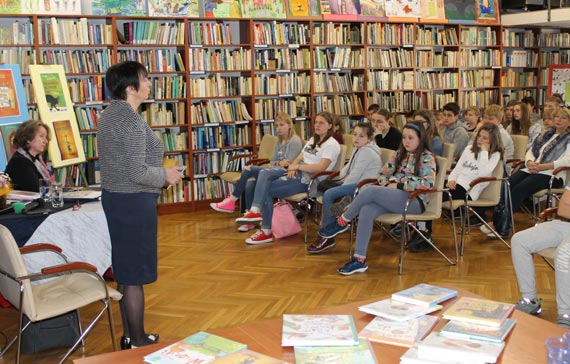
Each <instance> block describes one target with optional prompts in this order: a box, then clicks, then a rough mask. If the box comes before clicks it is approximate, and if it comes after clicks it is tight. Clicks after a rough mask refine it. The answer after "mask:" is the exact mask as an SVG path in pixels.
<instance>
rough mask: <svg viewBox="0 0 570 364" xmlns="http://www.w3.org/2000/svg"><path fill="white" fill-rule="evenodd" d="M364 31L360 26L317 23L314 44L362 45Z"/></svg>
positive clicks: (314, 31)
mask: <svg viewBox="0 0 570 364" xmlns="http://www.w3.org/2000/svg"><path fill="white" fill-rule="evenodd" d="M363 40H364V30H363V29H362V27H360V26H359V25H358V24H355V23H352V24H346V23H345V24H342V23H333V22H325V23H317V24H314V25H313V38H312V43H313V44H338V45H350V44H355V45H356V44H362V43H363Z"/></svg>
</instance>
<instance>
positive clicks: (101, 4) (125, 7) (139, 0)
mask: <svg viewBox="0 0 570 364" xmlns="http://www.w3.org/2000/svg"><path fill="white" fill-rule="evenodd" d="M147 11H148V10H147V2H146V0H144V1H143V0H92V1H82V2H81V12H82V14H85V15H128V16H140V15H147Z"/></svg>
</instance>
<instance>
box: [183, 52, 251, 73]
mask: <svg viewBox="0 0 570 364" xmlns="http://www.w3.org/2000/svg"><path fill="white" fill-rule="evenodd" d="M188 62H189V65H190V67H189V69H190V73H196V74H199V73H202V72H208V71H242V70H249V69H251V49H247V48H243V47H237V48H223V49H209V48H205V49H204V48H190V50H189V61H188ZM256 69H259V68H257V67H256Z"/></svg>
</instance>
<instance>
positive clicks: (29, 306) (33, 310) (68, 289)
mask: <svg viewBox="0 0 570 364" xmlns="http://www.w3.org/2000/svg"><path fill="white" fill-rule="evenodd" d="M40 252H43V254H46V252H50V253H55V254H57V255H59V256H60V257H61V258H62V262H63V264H61V265H56V266H51V267H43V268H41V269H40V271H39V272H37V273H28V270H27V269H26V266H25V265H24V260H23V258H22V255H24V254H32V253H33V254H38V253H40ZM46 278H49V279H46ZM32 282H34V285H32ZM0 293H2V295H3V296H4V297H5V298H6V300H7V301H9V302H10V303H11V304H12V305H13V306H14V307H15V308H16V309H17V310H18V314H19V316H18V317H19V325H18V333H17V334H16V336H15V337H14V338H13V339H12V340H11V341H10V342H9V343H8V345H7V346H6V347H5V348H4V349H3V351H2V352H0V357H1V356H2V355H3V354H4V353H5V352H6V351H7V350H8V349H10V347H12V345H13V344H14V343H16V347H17V352H16V364H19V363H20V358H21V347H22V333H23V332H24V331H25V330H26V329H27V328H28V327H29V325H30V323H32V322H38V321H42V320H46V319H50V318H53V317H56V316H59V315H62V314H66V313H69V312H72V311H75V310H77V309H79V308H81V307H84V306H87V305H90V304H92V303H95V302H98V301H99V302H100V303H102V305H103V307H102V308H101V310H100V311H99V312H98V313H97V314H96V316H95V318H94V319H93V320H92V321H91V322H90V323H89V325H88V326H87V327H86V329H85V330H82V329H81V327H79V331H80V332H81V335H80V336H79V338H78V339H77V341H76V342H75V344H73V346H72V347H71V348H70V349H69V350H68V351H67V352H66V353H65V354H64V356H63V357H62V358H61V360H60V362H59V363H60V364H61V363H63V362H64V361H65V360H66V359H67V358H68V357H69V355H70V354H71V353H73V351H75V349H76V348H77V347H78V346H79V345H84V341H83V340H84V338H85V337H86V336H87V334H89V332H90V331H91V329H92V328H93V327H94V326H95V324H96V323H97V321H98V320H99V319H100V318H101V316H103V314H104V313H105V311H107V316H108V319H109V329H110V332H111V340H112V342H113V349H114V350H117V346H116V340H115V331H114V328H113V317H112V313H111V305H110V301H111V299H113V300H116V301H118V300H120V299H121V294H120V293H119V292H118V291H116V290H115V289H113V288H111V287H108V286H107V284H106V283H105V281H104V279H103V278H102V277H101V276H100V275H99V274H97V268H95V267H94V266H92V265H91V264H88V263H82V262H71V263H68V262H67V260H66V258H65V255H63V253H62V251H61V249H60V248H59V247H57V246H55V245H51V244H36V245H31V246H24V247H22V248H20V249H18V245H17V244H16V242H15V241H14V237H13V236H12V234H11V233H10V231H9V230H8V229H7V228H6V227H5V226H2V225H0ZM24 315H26V317H27V318H28V319H29V322H28V323H27V324H26V325H23V318H24ZM80 326H81V324H80Z"/></svg>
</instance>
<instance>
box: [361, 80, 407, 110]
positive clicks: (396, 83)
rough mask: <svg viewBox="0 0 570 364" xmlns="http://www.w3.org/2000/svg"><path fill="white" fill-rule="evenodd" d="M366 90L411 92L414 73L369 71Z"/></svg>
mask: <svg viewBox="0 0 570 364" xmlns="http://www.w3.org/2000/svg"><path fill="white" fill-rule="evenodd" d="M366 88H367V89H368V90H412V89H413V88H414V71H413V70H388V71H369V72H368V80H367V84H366ZM388 110H391V109H388Z"/></svg>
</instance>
